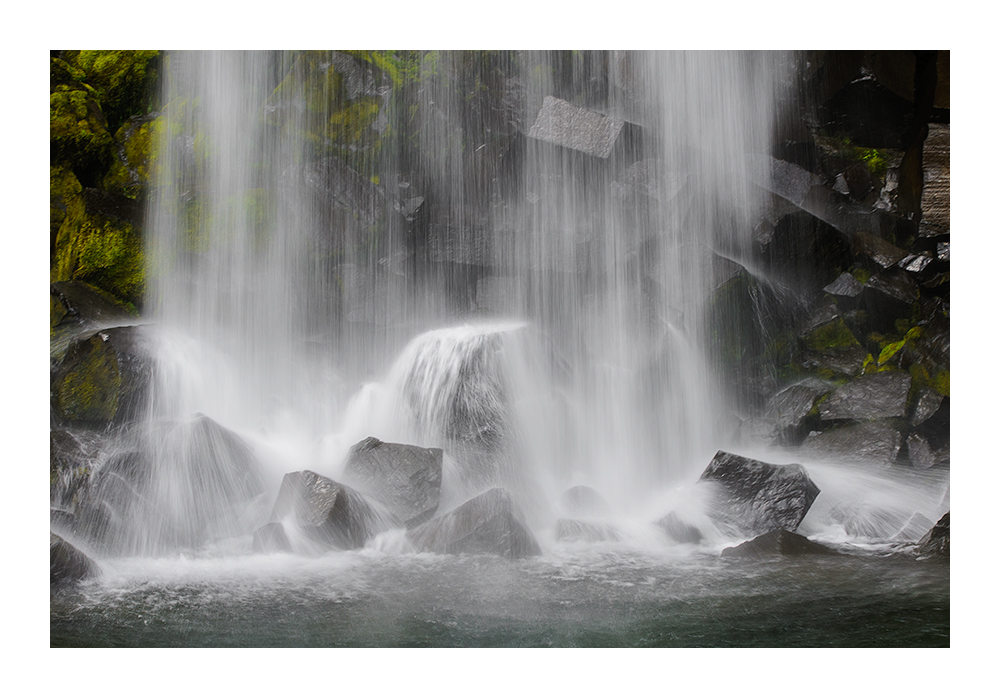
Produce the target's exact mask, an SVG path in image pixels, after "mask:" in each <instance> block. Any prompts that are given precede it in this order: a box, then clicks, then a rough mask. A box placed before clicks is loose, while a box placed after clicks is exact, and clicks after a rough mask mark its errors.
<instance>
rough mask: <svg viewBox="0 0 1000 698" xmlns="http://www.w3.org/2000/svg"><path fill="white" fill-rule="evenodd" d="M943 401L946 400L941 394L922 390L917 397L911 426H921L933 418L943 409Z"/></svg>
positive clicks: (928, 389)
mask: <svg viewBox="0 0 1000 698" xmlns="http://www.w3.org/2000/svg"><path fill="white" fill-rule="evenodd" d="M943 400H944V398H943V397H942V396H941V395H940V394H938V393H936V392H935V391H933V390H931V389H930V388H924V389H923V390H921V391H920V393H919V394H918V395H917V401H916V405H915V406H914V408H913V416H912V417H911V418H910V424H912V425H913V426H915V427H916V426H920V425H921V424H923V423H924V422H926V421H927V420H928V419H930V418H931V417H933V416H934V415H935V414H936V413H937V411H938V409H939V408H940V407H941V402H942V401H943Z"/></svg>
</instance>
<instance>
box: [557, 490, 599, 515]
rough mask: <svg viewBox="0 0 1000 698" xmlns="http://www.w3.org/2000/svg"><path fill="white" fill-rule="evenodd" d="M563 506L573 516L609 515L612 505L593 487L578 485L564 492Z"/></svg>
mask: <svg viewBox="0 0 1000 698" xmlns="http://www.w3.org/2000/svg"><path fill="white" fill-rule="evenodd" d="M560 501H561V502H562V505H563V508H564V509H565V510H566V511H567V512H568V513H569V514H572V515H573V516H607V515H608V514H610V513H611V507H610V505H608V502H607V500H605V499H604V497H602V496H601V495H600V493H599V492H598V491H597V490H595V489H594V488H593V487H587V486H586V485H577V486H576V487H570V488H569V489H568V490H566V491H565V492H563V495H562V498H561V500H560Z"/></svg>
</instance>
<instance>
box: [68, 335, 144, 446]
mask: <svg viewBox="0 0 1000 698" xmlns="http://www.w3.org/2000/svg"><path fill="white" fill-rule="evenodd" d="M144 330H145V328H143V327H141V326H132V327H114V328H109V329H106V330H100V331H98V332H95V333H94V334H92V335H90V336H88V337H84V338H81V339H77V340H74V341H72V342H70V344H69V347H68V348H67V350H66V356H65V358H64V359H63V361H62V363H60V364H59V366H58V367H57V368H56V370H55V372H54V375H53V377H52V403H53V404H52V407H53V410H54V413H55V416H56V418H57V419H58V420H59V421H60V422H62V423H64V424H74V425H80V426H91V427H98V428H100V427H106V426H108V425H112V424H116V425H118V424H124V423H127V422H129V421H130V420H133V419H135V418H137V417H138V416H140V415H142V414H144V413H145V406H146V401H147V397H148V390H149V386H150V382H151V378H152V372H153V369H152V361H151V358H150V356H151V352H150V349H148V348H147V346H146V335H145V333H144Z"/></svg>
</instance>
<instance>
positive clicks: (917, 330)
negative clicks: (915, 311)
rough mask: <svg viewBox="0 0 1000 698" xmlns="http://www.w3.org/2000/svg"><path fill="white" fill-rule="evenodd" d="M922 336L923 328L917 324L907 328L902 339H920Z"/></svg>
mask: <svg viewBox="0 0 1000 698" xmlns="http://www.w3.org/2000/svg"><path fill="white" fill-rule="evenodd" d="M923 336H924V328H922V327H919V326H918V327H914V328H912V329H910V330H908V331H907V333H906V336H905V337H904V339H905V340H906V341H908V342H909V341H910V340H913V339H920V338H921V337H923Z"/></svg>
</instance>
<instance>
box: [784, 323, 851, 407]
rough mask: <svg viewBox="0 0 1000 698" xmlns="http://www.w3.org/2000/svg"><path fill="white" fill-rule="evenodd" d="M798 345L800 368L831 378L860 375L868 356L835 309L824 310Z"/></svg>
mask: <svg viewBox="0 0 1000 698" xmlns="http://www.w3.org/2000/svg"><path fill="white" fill-rule="evenodd" d="M799 344H800V345H801V347H802V356H801V359H800V361H801V365H802V366H803V367H804V368H805V369H807V370H809V371H817V372H819V373H821V374H823V373H824V372H825V374H826V375H828V376H830V377H832V376H858V375H861V371H862V369H863V368H864V365H865V359H866V358H867V356H868V351H867V350H866V349H865V348H864V347H863V346H862V345H861V342H859V341H858V339H857V337H855V336H854V333H853V332H851V329H850V328H849V327H848V326H847V323H845V322H844V319H843V318H842V317H840V315H839V314H836V310H835V309H834V308H821V309H820V310H819V312H818V313H817V314H816V315H814V317H813V318H812V321H811V322H810V328H809V329H808V330H807V331H806V332H804V333H803V334H802V336H801V337H800V338H799ZM810 408H811V406H810Z"/></svg>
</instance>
